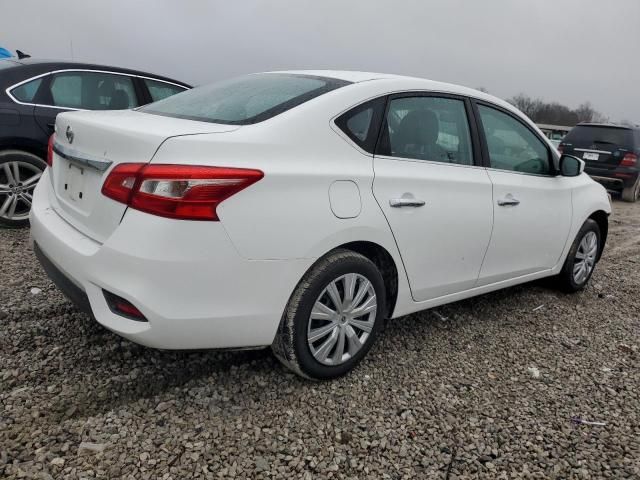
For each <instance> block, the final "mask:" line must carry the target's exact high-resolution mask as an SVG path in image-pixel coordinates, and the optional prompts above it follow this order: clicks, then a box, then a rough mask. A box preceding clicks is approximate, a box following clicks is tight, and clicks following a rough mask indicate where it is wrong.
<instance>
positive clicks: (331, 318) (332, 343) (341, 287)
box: [307, 273, 378, 365]
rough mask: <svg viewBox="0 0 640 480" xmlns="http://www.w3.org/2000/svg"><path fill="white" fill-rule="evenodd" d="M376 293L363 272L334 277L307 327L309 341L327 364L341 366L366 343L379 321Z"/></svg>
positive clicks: (317, 356)
mask: <svg viewBox="0 0 640 480" xmlns="http://www.w3.org/2000/svg"><path fill="white" fill-rule="evenodd" d="M377 309H378V305H377V298H376V292H375V289H374V288H373V285H372V284H371V282H370V281H369V280H368V279H367V278H366V277H364V276H363V275H360V274H357V273H349V274H346V275H343V276H341V277H339V278H337V279H335V280H333V281H332V282H331V283H329V285H327V286H326V287H325V289H324V290H323V291H322V293H321V294H320V295H319V296H318V299H317V300H316V303H315V304H314V306H313V309H312V311H311V316H310V318H309V324H308V328H307V344H308V345H309V349H310V351H311V354H312V355H313V357H314V358H315V359H316V360H317V361H319V362H320V363H322V364H323V365H340V364H342V363H344V362H346V361H347V360H349V359H350V358H352V357H353V356H354V355H355V354H356V353H357V352H358V351H360V349H361V348H362V347H363V346H364V345H365V343H366V342H367V340H368V338H369V336H370V335H371V332H372V331H373V327H374V324H375V321H376V314H377Z"/></svg>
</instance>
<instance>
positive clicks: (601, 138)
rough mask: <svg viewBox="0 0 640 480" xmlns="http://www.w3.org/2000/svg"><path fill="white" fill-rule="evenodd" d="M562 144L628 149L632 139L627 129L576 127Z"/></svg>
mask: <svg viewBox="0 0 640 480" xmlns="http://www.w3.org/2000/svg"><path fill="white" fill-rule="evenodd" d="M564 142H565V143H571V144H573V145H577V146H583V147H584V146H591V145H598V144H600V145H602V146H605V145H613V146H616V147H625V148H629V147H631V145H632V143H633V138H632V134H631V130H630V129H628V128H618V127H605V126H599V125H578V126H577V127H575V128H574V129H573V130H571V131H570V132H569V133H568V134H567V136H566V137H565V138H564Z"/></svg>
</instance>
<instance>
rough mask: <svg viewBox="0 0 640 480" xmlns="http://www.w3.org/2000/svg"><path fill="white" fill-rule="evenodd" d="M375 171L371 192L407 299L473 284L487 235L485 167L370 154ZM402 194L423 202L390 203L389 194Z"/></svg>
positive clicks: (488, 200)
mask: <svg viewBox="0 0 640 480" xmlns="http://www.w3.org/2000/svg"><path fill="white" fill-rule="evenodd" d="M375 172H376V179H375V182H374V192H375V195H376V198H377V200H378V203H379V205H380V208H381V209H382V211H383V212H384V213H385V215H386V217H387V220H388V221H389V224H390V226H391V230H392V231H393V233H394V236H395V240H396V242H397V244H398V247H399V249H400V252H401V255H402V259H403V263H404V267H405V270H406V271H407V275H408V277H409V283H410V285H411V290H412V292H413V298H414V299H415V300H416V301H424V300H429V299H432V298H437V297H440V296H443V295H448V294H451V293H455V292H460V291H464V290H468V289H470V288H473V287H474V286H475V285H476V282H477V280H478V274H479V273H480V267H481V266H482V259H483V258H484V255H485V252H486V251H487V247H488V246H489V240H490V238H491V226H492V218H493V201H492V186H491V181H490V180H489V176H488V175H487V171H486V169H484V168H482V167H471V166H463V165H455V164H445V163H439V162H425V161H422V160H406V159H395V158H391V157H376V159H375ZM408 197H411V198H416V199H417V200H420V201H424V202H425V205H424V206H423V207H420V208H394V207H392V206H391V205H390V199H395V198H408ZM469 231H473V232H474V234H473V235H469V234H468V233H467V232H469Z"/></svg>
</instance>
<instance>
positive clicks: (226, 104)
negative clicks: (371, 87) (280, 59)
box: [139, 73, 349, 125]
mask: <svg viewBox="0 0 640 480" xmlns="http://www.w3.org/2000/svg"><path fill="white" fill-rule="evenodd" d="M347 84H349V82H346V81H344V80H338V79H334V78H326V77H317V76H310V75H298V74H285V73H261V74H255V75H247V76H244V77H238V78H234V79H231V80H226V81H223V82H218V83H214V84H212V85H206V86H203V87H199V88H194V89H193V90H188V91H186V92H183V93H179V94H177V95H174V96H172V97H169V98H166V99H164V100H160V101H159V102H155V103H152V104H150V105H147V106H146V107H143V108H141V109H139V111H141V112H145V113H152V114H156V115H165V116H168V117H176V118H186V119H189V120H198V121H204V122H212V123H223V124H230V125H248V124H252V123H257V122H262V121H264V120H267V119H269V118H271V117H274V116H275V115H278V114H280V113H282V112H285V111H287V110H289V109H291V108H293V107H296V106H298V105H300V104H302V103H304V102H307V101H309V100H311V99H313V98H315V97H317V96H319V95H322V94H324V93H327V92H330V91H331V90H335V89H336V88H340V87H342V86H344V85H347Z"/></svg>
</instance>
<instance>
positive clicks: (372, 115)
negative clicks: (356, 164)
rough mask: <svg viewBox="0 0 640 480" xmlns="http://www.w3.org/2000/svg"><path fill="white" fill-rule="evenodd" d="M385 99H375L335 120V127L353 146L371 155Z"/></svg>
mask: <svg viewBox="0 0 640 480" xmlns="http://www.w3.org/2000/svg"><path fill="white" fill-rule="evenodd" d="M385 102H386V97H382V98H376V99H375V100H370V101H368V102H365V103H363V104H362V105H358V106H357V107H355V108H353V109H351V110H349V111H348V112H347V113H343V114H342V115H340V116H339V117H338V118H337V119H336V125H337V126H338V127H339V128H340V130H342V131H343V132H344V133H345V134H346V135H347V136H348V137H349V138H350V139H351V140H352V141H353V142H354V143H355V144H357V145H358V146H359V147H360V148H362V149H363V150H365V151H366V152H369V153H373V151H374V149H375V147H376V140H377V139H378V132H379V131H380V123H381V120H382V115H383V114H384V106H385Z"/></svg>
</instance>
